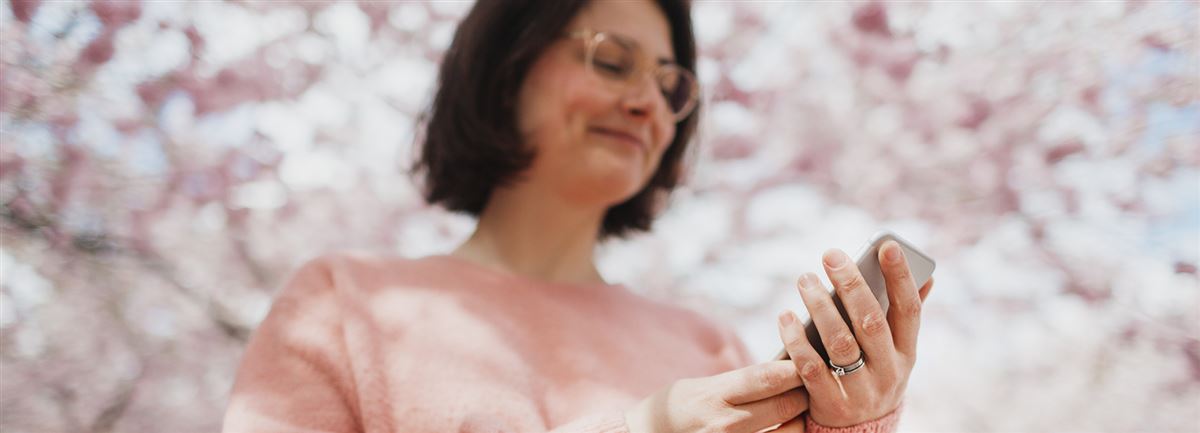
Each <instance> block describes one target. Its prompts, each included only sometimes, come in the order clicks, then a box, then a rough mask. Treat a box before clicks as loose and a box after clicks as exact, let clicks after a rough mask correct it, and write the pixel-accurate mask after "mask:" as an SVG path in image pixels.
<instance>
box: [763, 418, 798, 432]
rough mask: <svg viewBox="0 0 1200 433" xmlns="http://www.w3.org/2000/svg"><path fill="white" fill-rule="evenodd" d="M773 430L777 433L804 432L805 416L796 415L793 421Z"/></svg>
mask: <svg viewBox="0 0 1200 433" xmlns="http://www.w3.org/2000/svg"><path fill="white" fill-rule="evenodd" d="M771 431H772V432H775V433H804V432H805V426H804V417H802V416H798V417H795V418H793V419H792V420H791V421H788V422H785V423H783V425H781V426H779V427H778V428H776V429H775V430H771Z"/></svg>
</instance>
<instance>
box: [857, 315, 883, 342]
mask: <svg viewBox="0 0 1200 433" xmlns="http://www.w3.org/2000/svg"><path fill="white" fill-rule="evenodd" d="M862 329H863V333H864V334H866V335H868V336H871V337H876V336H879V335H881V334H883V331H884V330H885V329H887V322H885V321H884V320H883V318H882V317H880V313H878V312H872V313H869V314H867V315H866V316H864V317H863V320H862Z"/></svg>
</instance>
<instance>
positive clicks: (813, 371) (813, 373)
mask: <svg viewBox="0 0 1200 433" xmlns="http://www.w3.org/2000/svg"><path fill="white" fill-rule="evenodd" d="M820 365H823V364H821V363H819V362H817V361H814V360H812V359H806V360H804V365H803V366H802V367H800V377H801V378H803V379H804V381H805V382H812V381H814V380H817V379H819V378H820V376H821V367H819V366H820Z"/></svg>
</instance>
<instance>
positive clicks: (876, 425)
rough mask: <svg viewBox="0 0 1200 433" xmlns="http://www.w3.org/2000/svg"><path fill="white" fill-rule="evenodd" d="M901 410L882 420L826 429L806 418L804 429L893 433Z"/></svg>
mask: <svg viewBox="0 0 1200 433" xmlns="http://www.w3.org/2000/svg"><path fill="white" fill-rule="evenodd" d="M903 408H904V405H903V404H901V405H900V406H899V407H897V408H896V410H893V411H892V413H889V414H887V415H884V416H883V417H882V418H879V419H877V420H874V421H867V422H864V423H862V424H856V425H852V426H846V427H826V426H823V425H820V424H817V423H816V421H813V420H812V418H810V417H807V416H806V417H805V418H804V427H805V431H806V432H808V433H894V432H895V431H896V427H897V425H899V424H900V410H901V409H903Z"/></svg>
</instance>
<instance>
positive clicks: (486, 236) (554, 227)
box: [450, 188, 606, 284]
mask: <svg viewBox="0 0 1200 433" xmlns="http://www.w3.org/2000/svg"><path fill="white" fill-rule="evenodd" d="M529 189H530V188H522V189H521V190H514V189H506V188H496V189H495V190H494V191H493V193H492V196H491V199H490V200H489V201H488V205H487V206H486V207H485V208H484V211H483V213H482V214H481V215H480V217H479V224H478V225H477V226H476V228H475V232H474V233H472V234H471V237H470V238H468V239H467V240H466V242H464V243H463V244H462V245H460V246H459V247H458V248H457V249H455V250H454V251H453V252H452V253H450V255H452V256H455V257H459V258H462V259H465V260H468V261H471V262H475V263H477V264H480V265H483V266H487V267H490V268H493V269H497V270H501V271H504V272H510V273H514V274H518V275H522V276H527V277H531V278H536V279H540V280H546V281H551V282H563V283H584V284H594V283H604V278H603V277H601V276H600V273H599V272H598V271H597V270H596V266H595V262H594V254H593V253H594V250H595V248H596V243H597V241H596V235H597V233H598V232H599V228H600V224H601V222H602V219H603V217H604V212H605V210H606V208H604V207H599V208H595V207H583V206H579V204H576V203H569V202H567V201H565V200H561V199H560V196H557V195H555V194H548V193H545V192H540V191H530V190H529Z"/></svg>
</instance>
